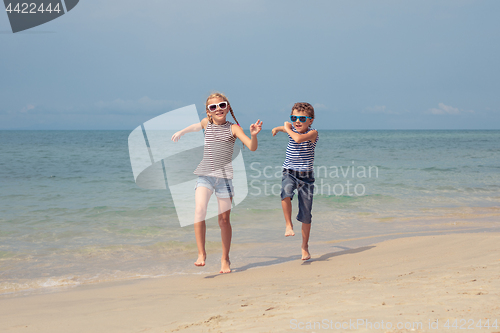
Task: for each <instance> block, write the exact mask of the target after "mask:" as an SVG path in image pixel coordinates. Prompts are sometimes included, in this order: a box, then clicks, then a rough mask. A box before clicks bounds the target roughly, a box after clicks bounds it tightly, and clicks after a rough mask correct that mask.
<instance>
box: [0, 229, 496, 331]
mask: <svg viewBox="0 0 500 333" xmlns="http://www.w3.org/2000/svg"><path fill="white" fill-rule="evenodd" d="M234 266H235V267H236V268H237V265H234ZM499 299H500V233H471V234H452V235H438V236H423V237H410V238H399V239H395V240H389V241H385V242H381V243H378V244H374V245H371V246H364V247H360V248H353V249H347V250H344V251H341V252H336V253H330V254H324V255H314V253H313V258H312V260H310V261H307V262H302V261H300V260H294V261H290V262H286V263H283V264H278V265H273V266H267V267H260V268H250V269H240V270H236V271H234V272H233V273H231V274H224V275H222V274H216V275H182V276H180V275H178V276H171V277H167V278H157V279H144V280H133V281H126V282H114V283H102V284H96V285H83V286H79V287H76V288H71V289H67V290H63V291H57V292H53V293H46V294H39V295H29V296H12V295H10V296H4V297H2V298H1V299H0V328H1V330H3V331H7V332H50V333H56V332H64V333H66V332H178V331H180V332H291V331H309V332H320V331H338V332H348V331H355V332H371V331H373V332H451V331H458V330H460V328H462V329H463V328H469V329H474V331H479V332H500V328H498V327H495V326H494V325H495V324H497V325H500V322H499V321H500V303H499V302H498V300H499ZM455 320H456V321H455ZM486 320H488V322H487V321H486ZM486 323H487V324H488V326H489V328H488V327H485V324H486ZM398 327H399V328H398Z"/></svg>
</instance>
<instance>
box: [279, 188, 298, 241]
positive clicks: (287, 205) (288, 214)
mask: <svg viewBox="0 0 500 333" xmlns="http://www.w3.org/2000/svg"><path fill="white" fill-rule="evenodd" d="M281 207H282V208H283V215H284V216H285V222H286V229H285V236H286V237H288V236H295V232H293V223H292V199H291V198H289V197H288V198H285V199H283V200H281Z"/></svg>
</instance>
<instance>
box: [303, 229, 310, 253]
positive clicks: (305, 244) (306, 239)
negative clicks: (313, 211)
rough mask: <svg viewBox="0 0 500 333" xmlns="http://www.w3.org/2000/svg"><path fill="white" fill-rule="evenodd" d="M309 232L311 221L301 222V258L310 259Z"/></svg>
mask: <svg viewBox="0 0 500 333" xmlns="http://www.w3.org/2000/svg"><path fill="white" fill-rule="evenodd" d="M310 233H311V223H309V224H308V223H302V260H309V259H311V254H310V253H309V234H310Z"/></svg>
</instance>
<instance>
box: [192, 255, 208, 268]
mask: <svg viewBox="0 0 500 333" xmlns="http://www.w3.org/2000/svg"><path fill="white" fill-rule="evenodd" d="M206 259H207V255H206V254H198V260H196V261H195V262H194V265H195V266H205V260H206Z"/></svg>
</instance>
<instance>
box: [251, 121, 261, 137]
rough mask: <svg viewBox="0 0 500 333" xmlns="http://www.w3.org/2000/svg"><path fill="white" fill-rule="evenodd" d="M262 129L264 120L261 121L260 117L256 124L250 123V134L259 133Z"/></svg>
mask: <svg viewBox="0 0 500 333" xmlns="http://www.w3.org/2000/svg"><path fill="white" fill-rule="evenodd" d="M261 129H262V121H260V119H258V120H257V121H256V122H255V124H252V125H250V135H257V134H259V132H260V130H261Z"/></svg>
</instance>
